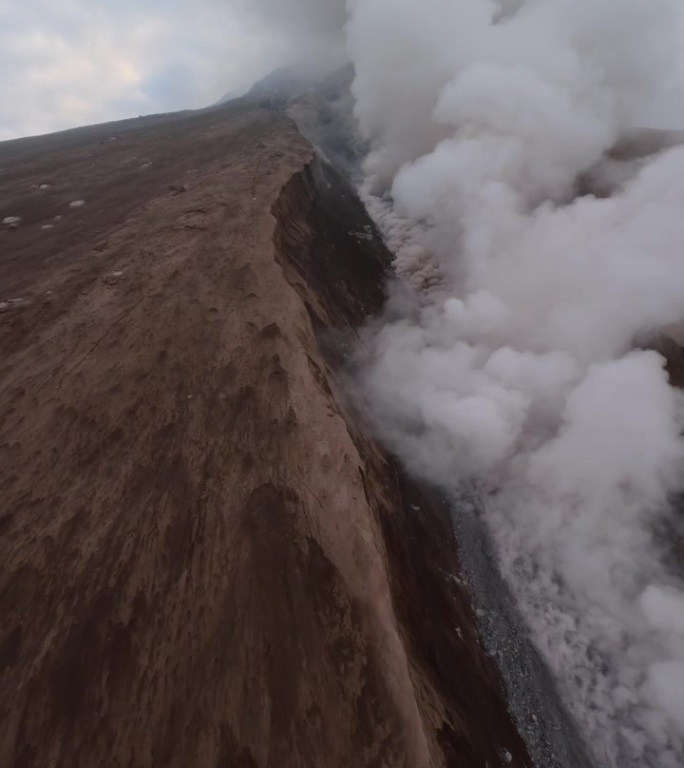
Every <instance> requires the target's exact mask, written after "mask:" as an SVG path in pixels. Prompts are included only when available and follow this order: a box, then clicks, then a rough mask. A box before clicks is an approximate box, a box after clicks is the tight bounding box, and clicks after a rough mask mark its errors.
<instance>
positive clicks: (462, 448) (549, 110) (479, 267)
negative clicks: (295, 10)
mask: <svg viewBox="0 0 684 768" xmlns="http://www.w3.org/2000/svg"><path fill="white" fill-rule="evenodd" d="M294 5H296V3H295V4H294ZM323 5H325V3H323ZM343 5H344V4H343V3H342V2H341V0H340V2H336V3H334V2H331V3H329V4H328V6H327V7H328V8H329V9H330V10H331V11H333V13H334V15H335V16H336V18H337V22H336V23H340V17H339V16H338V15H337V14H339V13H340V11H341V10H342V9H343ZM347 11H348V13H347V15H346V17H345V18H346V26H345V28H344V29H345V36H346V45H347V51H348V55H349V57H350V59H351V60H352V62H353V64H354V66H355V71H356V80H355V83H354V86H353V90H354V96H355V99H356V115H357V117H358V120H359V124H360V126H361V129H362V131H363V132H364V134H365V137H366V138H368V139H369V140H370V141H371V142H372V146H373V147H374V150H373V152H372V154H371V155H370V157H369V158H368V161H367V173H368V190H369V192H370V193H371V194H374V195H381V194H384V195H385V203H380V202H379V201H378V200H377V199H376V200H375V202H374V205H375V207H376V209H377V211H379V212H381V213H382V215H383V219H382V220H383V222H384V223H385V224H386V225H387V224H390V225H391V228H388V229H387V231H388V232H389V233H390V234H393V235H395V236H396V237H395V243H396V244H397V245H398V246H399V247H400V253H399V265H400V266H401V270H402V273H403V274H404V275H406V276H408V277H409V278H411V279H410V280H409V282H410V283H411V285H412V286H414V287H415V286H421V288H420V289H418V290H417V291H416V292H415V295H414V297H413V300H412V301H409V304H410V307H409V309H408V310H407V311H406V312H404V313H403V314H401V313H399V314H400V316H399V317H398V318H397V316H396V314H397V313H396V312H394V313H393V315H392V317H391V319H387V321H386V322H385V323H384V325H382V326H381V327H380V328H376V329H374V331H373V333H372V335H371V350H372V353H371V355H370V359H369V360H368V366H367V368H366V371H365V373H364V375H363V384H364V389H365V393H366V395H367V398H368V401H369V403H370V405H371V407H372V412H373V414H374V418H375V420H376V422H377V424H378V427H379V429H380V430H381V433H382V434H383V435H384V437H385V439H386V440H387V441H388V442H389V444H390V445H391V446H392V447H393V448H394V449H395V450H396V451H397V452H398V453H399V454H400V455H401V456H402V457H403V458H404V459H405V461H406V462H407V463H408V465H409V466H410V467H412V468H413V469H414V470H415V471H418V472H420V473H422V474H424V475H426V476H428V477H430V478H431V479H433V480H435V481H437V482H439V483H441V484H442V485H444V486H446V487H451V488H454V489H455V488H457V487H458V485H459V484H461V483H464V482H476V483H477V485H478V486H479V487H480V489H481V492H482V495H483V503H484V507H485V510H486V517H487V521H488V523H489V526H490V529H491V531H492V536H493V538H494V541H495V543H496V545H497V550H498V554H499V557H500V559H501V565H502V569H503V572H504V574H505V576H506V577H507V578H508V580H509V581H510V583H511V585H512V587H513V589H514V592H515V593H516V595H517V597H518V599H519V601H520V604H521V607H522V609H523V611H524V613H525V615H526V618H527V620H528V621H529V623H530V626H531V628H532V631H533V635H534V637H535V640H536V642H537V644H538V645H539V647H540V648H541V649H542V651H543V652H544V653H545V655H546V658H547V659H548V661H549V663H550V665H551V666H552V668H553V670H554V671H555V673H556V675H557V677H558V680H559V683H560V686H561V689H562V692H563V694H564V696H565V699H566V702H567V703H568V705H569V707H570V708H571V710H572V711H573V712H574V713H575V715H576V717H577V718H578V720H579V721H580V722H581V723H582V725H583V727H584V732H585V734H586V735H587V736H588V738H589V739H590V741H591V743H592V746H593V747H594V749H595V751H596V754H597V755H598V757H599V760H600V762H601V764H606V765H611V766H620V768H623V766H628V765H634V766H642V765H650V766H654V767H655V766H657V767H658V768H666V767H670V766H672V767H674V766H676V765H680V764H681V759H682V755H684V589H683V588H682V581H681V579H680V574H678V573H676V572H674V571H673V570H672V566H668V567H666V565H665V564H664V563H665V562H670V563H671V560H672V558H670V553H669V552H668V550H667V546H666V545H667V542H668V538H671V531H672V526H673V525H675V522H676V517H675V514H676V513H675V512H673V510H672V508H671V502H672V498H673V495H674V494H676V493H677V492H680V491H681V490H682V489H684V442H683V441H682V437H681V434H682V428H683V427H684V406H683V402H682V399H683V398H682V395H681V393H680V392H678V391H675V390H674V389H673V388H672V387H670V385H669V383H668V379H667V375H666V372H665V370H664V360H663V359H662V358H661V357H660V356H659V355H658V354H656V353H655V352H650V351H635V350H634V347H635V340H637V339H641V338H644V337H645V336H648V334H656V333H659V332H660V330H661V329H662V328H663V327H665V326H667V325H671V324H672V325H675V326H677V325H680V324H682V323H684V148H677V147H674V148H671V149H669V150H667V151H664V152H662V153H660V154H659V155H657V156H654V157H652V158H650V159H648V160H645V161H643V160H642V161H640V162H631V163H630V162H624V163H621V162H619V161H610V162H609V161H607V160H606V153H607V152H608V151H609V150H610V149H611V148H612V147H615V146H616V145H619V144H620V142H621V141H622V140H623V138H624V137H625V136H626V135H628V134H629V133H630V132H631V131H633V130H635V129H638V128H641V127H644V126H646V125H649V124H656V123H657V124H659V125H663V124H664V123H665V122H666V121H668V120H670V121H676V122H677V124H676V125H672V126H671V127H678V128H681V127H684V120H682V117H683V114H682V112H681V111H679V109H680V103H681V96H682V94H683V93H684V89H682V87H681V85H682V83H684V77H682V73H683V72H684V69H683V67H682V53H683V52H684V24H683V22H682V5H681V2H680V0H508V1H506V0H500V1H499V2H494V1H491V0H489V1H488V0H424V1H423V2H420V3H418V2H416V0H349V2H348V3H347ZM673 94H674V95H676V97H677V100H675V99H674V98H673ZM591 178H593V179H594V180H596V179H603V181H604V182H605V181H606V179H608V180H609V182H610V183H611V184H613V185H617V188H616V189H615V190H614V191H613V194H612V195H611V196H610V197H608V198H604V199H599V198H597V197H595V196H593V195H591V194H586V193H585V194H583V195H582V194H580V193H581V191H582V185H583V183H585V182H586V179H591ZM387 201H391V203H390V204H389V207H390V209H389V210H388V203H387ZM416 276H417V277H418V279H417V280H414V279H413V278H416ZM425 288H427V290H424V289H425ZM679 565H680V566H681V563H679Z"/></svg>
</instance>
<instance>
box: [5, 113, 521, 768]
mask: <svg viewBox="0 0 684 768" xmlns="http://www.w3.org/2000/svg"><path fill="white" fill-rule="evenodd" d="M109 137H116V138H115V140H109ZM43 184H48V185H49V187H48V188H47V189H40V186H41V185H43ZM79 199H81V200H85V205H84V206H82V207H79V208H70V207H69V203H70V202H72V201H74V200H79ZM6 216H20V217H22V223H21V226H20V227H19V228H18V229H16V230H10V229H7V228H0V309H1V311H0V352H1V354H0V469H1V471H0V768H5V767H9V766H14V767H16V768H19V767H20V766H21V767H22V768H28V767H29V766H36V767H37V766H40V767H41V768H45V766H88V768H91V767H93V766H107V768H115V767H118V766H132V767H133V766H136V767H137V766H178V767H179V768H188V767H189V766H192V768H204V766H212V767H213V766H216V767H217V768H218V767H219V766H221V767H222V768H225V767H227V766H235V767H236V768H238V767H239V768H256V767H258V768H262V766H273V768H288V767H289V766H292V767H293V768H294V767H299V766H312V767H315V768H318V767H319V766H320V767H322V768H323V767H324V768H334V767H336V766H339V768H343V767H350V768H351V767H352V766H353V767H354V768H357V766H378V767H380V766H384V767H387V768H390V767H392V768H393V767H394V766H405V767H406V768H420V767H422V766H446V765H449V766H463V767H468V766H482V767H483V768H484V766H489V767H490V768H493V766H497V765H504V764H509V765H516V766H522V765H527V764H528V759H527V757H526V753H525V749H524V747H523V745H522V742H521V741H520V739H519V737H518V735H517V734H516V732H515V730H514V728H513V726H512V724H511V722H510V719H509V717H508V715H507V713H506V709H505V705H504V702H503V699H502V695H501V693H500V690H499V682H498V675H497V672H496V670H495V669H494V668H493V666H492V665H491V663H490V662H489V660H488V659H487V658H486V657H485V656H484V655H483V653H482V651H481V649H480V647H479V644H478V641H477V637H476V635H475V631H474V628H473V627H474V622H473V618H472V615H471V610H470V607H469V604H468V600H467V598H466V596H465V595H463V594H462V593H461V592H460V591H459V588H458V587H457V585H456V584H455V582H454V581H453V580H451V579H450V578H449V574H450V573H455V572H456V571H457V568H458V562H457V554H456V548H455V544H454V541H453V534H452V531H451V526H450V524H449V518H448V510H447V509H446V507H445V505H444V504H443V503H442V502H441V501H440V500H439V499H437V498H435V497H434V495H433V494H431V493H430V491H429V490H426V489H424V488H421V487H418V486H417V485H416V484H414V483H413V482H411V481H410V480H409V479H407V478H406V477H404V476H403V474H402V473H401V471H400V470H399V468H398V467H397V466H396V465H395V464H394V462H393V461H392V460H391V459H390V458H389V457H387V456H386V455H384V454H383V453H382V451H381V450H380V448H379V447H378V446H377V445H376V444H375V443H374V442H373V441H372V440H371V439H370V438H368V437H367V436H365V435H364V434H363V432H362V431H361V429H360V428H359V427H358V426H357V425H356V424H355V423H354V420H353V419H352V417H351V416H350V415H349V414H348V413H347V412H346V411H345V410H344V408H343V407H342V405H341V403H340V401H339V400H338V399H336V397H335V395H334V394H333V390H334V389H335V388H336V383H335V382H336V374H335V370H334V369H335V366H336V364H337V363H338V362H339V361H340V360H341V359H343V357H344V350H345V345H346V344H347V341H348V338H349V336H348V335H349V333H350V329H351V328H353V327H354V326H355V325H357V324H359V323H360V322H361V321H362V320H363V318H364V317H365V316H366V315H367V314H368V313H369V312H372V311H375V310H377V309H378V308H379V306H380V304H381V301H382V281H383V279H384V275H385V272H386V268H387V261H388V254H387V253H386V251H384V249H383V247H382V245H381V244H380V243H379V241H378V239H377V236H376V234H375V232H374V230H373V235H374V237H373V239H372V242H371V241H369V240H368V239H365V238H362V237H359V236H358V233H359V231H363V232H367V230H361V229H360V228H361V227H362V226H369V225H370V222H369V221H368V220H367V218H366V217H365V212H364V211H363V209H362V207H361V206H360V204H359V203H358V201H357V200H356V199H355V198H354V196H353V194H352V193H351V191H350V190H349V189H348V188H347V187H345V185H344V183H343V182H342V181H341V180H340V179H339V178H338V177H337V176H336V175H335V174H334V173H333V172H332V171H329V170H328V171H326V170H325V169H324V168H323V167H322V166H321V165H320V164H319V163H318V162H316V161H312V150H311V148H310V146H309V145H308V144H307V142H305V141H304V140H303V139H302V138H301V137H300V136H299V134H298V133H297V131H296V129H295V127H294V125H293V124H292V123H291V122H290V121H289V120H288V119H287V118H285V117H284V116H282V115H279V114H276V113H274V112H269V111H267V110H263V109H260V108H258V107H255V106H250V105H248V104H244V103H239V102H238V103H233V104H231V105H228V106H226V107H224V108H221V109H219V110H213V111H207V112H203V113H193V114H185V115H174V116H161V117H157V118H150V119H142V120H134V121H129V122H127V123H121V124H112V125H109V126H104V127H96V128H91V129H86V130H81V131H76V132H70V133H66V134H60V135H55V136H51V137H45V138H39V139H30V140H23V141H19V142H9V143H5V144H2V145H0V221H1V220H2V219H3V218H5V217H6ZM55 216H62V217H63V218H62V219H61V220H58V221H55V220H54V217H55ZM44 224H53V228H52V229H42V228H41V226H42V225H44ZM355 233H356V234H355ZM19 299H20V300H21V301H14V302H11V300H19ZM2 302H10V303H6V304H2ZM319 340H321V342H324V343H323V345H322V346H321V344H319ZM322 349H324V350H325V355H324V354H323V352H322V351H321V350H322Z"/></svg>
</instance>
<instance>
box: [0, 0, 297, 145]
mask: <svg viewBox="0 0 684 768" xmlns="http://www.w3.org/2000/svg"><path fill="white" fill-rule="evenodd" d="M282 55H283V47H282V44H281V43H279V42H278V38H276V36H275V35H274V34H271V33H269V32H267V31H265V30H264V29H262V28H257V27H254V26H251V27H250V26H248V25H246V24H245V23H244V21H243V20H242V19H239V18H238V17H237V16H236V15H235V12H234V8H233V6H232V5H231V4H230V3H226V2H221V1H220V0H199V2H193V1H192V0H171V1H170V2H167V3H165V4H164V6H163V7H160V6H159V4H158V3H156V2H154V1H153V0H138V2H134V1H132V0H124V1H123V2H118V3H115V2H106V3H100V4H97V5H95V4H93V3H89V2H87V0H60V1H59V2H58V1H57V0H28V2H25V3H24V5H23V6H18V5H17V4H16V3H11V4H10V2H9V0H0V105H2V106H1V108H0V139H8V138H14V137H17V136H25V135H30V134H37V133H45V132H49V131H54V130H59V129H62V128H69V127H73V126H76V125H84V124H90V123H94V122H103V121H107V120H114V119H118V118H125V117H133V116H136V115H138V114H149V113H153V112H163V111H171V110H176V109H184V108H196V107H202V106H207V105H208V104H211V103H213V102H214V101H216V100H217V99H219V98H220V97H221V96H222V95H223V94H224V93H226V92H227V91H230V90H231V89H233V88H236V87H239V86H240V85H242V84H245V83H249V82H250V81H251V80H254V79H255V78H256V77H260V76H262V75H263V74H265V73H266V72H267V71H268V70H269V69H271V68H273V67H275V66H276V65H277V63H278V62H279V60H280V59H281V58H282Z"/></svg>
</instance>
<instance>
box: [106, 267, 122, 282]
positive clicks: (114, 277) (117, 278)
mask: <svg viewBox="0 0 684 768" xmlns="http://www.w3.org/2000/svg"><path fill="white" fill-rule="evenodd" d="M123 279H124V272H123V271H122V270H117V271H116V272H110V273H109V274H108V275H105V276H104V277H103V278H102V282H103V283H105V284H106V285H117V283H120V282H121V281H122V280H123Z"/></svg>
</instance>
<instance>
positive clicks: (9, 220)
mask: <svg viewBox="0 0 684 768" xmlns="http://www.w3.org/2000/svg"><path fill="white" fill-rule="evenodd" d="M20 224H21V216H6V217H5V218H4V219H3V220H2V225H3V226H4V227H7V228H8V229H18V228H19V225H20Z"/></svg>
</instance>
